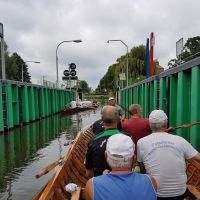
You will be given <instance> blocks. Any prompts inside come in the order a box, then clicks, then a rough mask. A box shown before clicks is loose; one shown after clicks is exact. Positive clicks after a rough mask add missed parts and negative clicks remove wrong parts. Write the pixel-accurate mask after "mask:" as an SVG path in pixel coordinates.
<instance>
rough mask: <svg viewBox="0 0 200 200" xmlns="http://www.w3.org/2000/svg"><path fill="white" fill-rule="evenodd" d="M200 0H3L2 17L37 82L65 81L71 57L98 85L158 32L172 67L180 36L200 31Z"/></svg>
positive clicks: (160, 49) (83, 76)
mask: <svg viewBox="0 0 200 200" xmlns="http://www.w3.org/2000/svg"><path fill="white" fill-rule="evenodd" d="M199 8H200V1H199V0H165V1H164V0H123V1H122V0H0V22H1V23H3V25H4V37H5V41H6V43H7V45H8V50H9V52H10V53H13V52H17V53H18V54H19V55H20V56H21V57H22V58H23V60H24V61H30V60H32V61H39V62H40V64H35V63H27V64H28V67H29V72H30V75H31V78H32V82H33V83H39V81H40V80H41V79H42V77H44V78H45V79H46V80H48V81H51V82H56V47H57V45H58V44H59V43H60V42H62V41H64V40H65V41H71V40H77V39H81V40H82V43H73V42H66V43H63V44H62V45H60V46H59V48H58V70H59V74H58V75H59V82H60V83H62V76H63V71H64V70H65V69H68V64H69V63H76V66H77V75H78V77H79V79H80V80H85V81H87V82H88V84H89V86H90V87H92V88H93V89H95V88H96V87H97V85H98V84H99V81H100V79H101V78H102V77H103V75H104V74H105V73H106V71H107V69H108V67H109V66H110V65H112V64H114V63H115V62H116V59H117V58H118V57H120V56H121V55H123V54H125V53H126V47H125V46H124V45H123V44H122V43H121V42H112V43H109V44H108V43H107V42H106V41H107V40H110V39H120V40H122V41H124V42H125V43H126V44H127V45H128V47H129V49H131V48H133V47H134V46H138V45H140V44H144V45H145V44H146V38H148V37H149V36H150V33H151V32H154V34H155V47H154V58H155V59H158V60H159V62H160V65H161V66H163V67H164V68H165V69H167V63H168V61H169V60H170V59H171V58H175V57H176V41H177V40H179V39H180V38H182V37H183V38H184V42H186V40H187V38H190V37H194V36H198V35H200V13H199Z"/></svg>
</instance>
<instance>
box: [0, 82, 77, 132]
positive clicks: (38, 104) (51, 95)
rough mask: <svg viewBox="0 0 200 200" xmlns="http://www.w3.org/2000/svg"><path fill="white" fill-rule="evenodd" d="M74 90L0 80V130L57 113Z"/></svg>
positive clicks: (70, 99)
mask: <svg viewBox="0 0 200 200" xmlns="http://www.w3.org/2000/svg"><path fill="white" fill-rule="evenodd" d="M72 100H75V92H74V91H69V90H61V89H55V88H49V87H43V86H39V85H32V84H28V83H21V82H17V81H9V80H1V81H0V132H2V131H4V130H5V129H10V128H13V127H15V126H19V125H22V124H25V123H28V122H31V121H35V120H38V119H40V118H44V117H47V116H49V115H52V114H55V113H58V112H59V110H60V109H63V108H64V107H65V105H67V104H69V103H70V102H71V101H72Z"/></svg>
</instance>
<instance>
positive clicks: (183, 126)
mask: <svg viewBox="0 0 200 200" xmlns="http://www.w3.org/2000/svg"><path fill="white" fill-rule="evenodd" d="M197 124H200V122H193V123H191V124H183V125H181V126H176V127H169V128H168V129H166V130H165V132H172V131H175V130H176V129H179V128H188V127H191V126H194V125H197Z"/></svg>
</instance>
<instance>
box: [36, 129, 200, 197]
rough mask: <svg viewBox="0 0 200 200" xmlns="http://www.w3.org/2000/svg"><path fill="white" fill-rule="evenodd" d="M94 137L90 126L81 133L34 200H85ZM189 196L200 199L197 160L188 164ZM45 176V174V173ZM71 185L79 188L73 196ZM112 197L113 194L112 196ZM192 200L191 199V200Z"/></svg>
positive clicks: (199, 165)
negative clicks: (89, 149) (89, 146)
mask: <svg viewBox="0 0 200 200" xmlns="http://www.w3.org/2000/svg"><path fill="white" fill-rule="evenodd" d="M93 136H94V134H93V132H92V127H91V126H88V127H86V128H85V129H83V130H82V131H80V132H79V133H78V135H77V137H76V139H75V140H74V141H73V142H74V143H73V144H72V146H71V148H70V149H69V151H68V153H67V154H66V156H65V157H64V161H63V164H62V165H60V166H58V169H57V171H56V173H54V174H53V176H52V177H51V178H50V180H49V181H48V182H47V183H46V185H45V186H43V188H42V189H41V190H40V191H39V192H38V193H36V194H35V196H34V197H33V200H52V199H54V200H60V199H73V200H75V199H77V200H78V199H85V189H84V188H85V184H86V182H87V180H88V179H89V178H88V177H87V176H86V173H85V171H86V169H85V165H84V161H85V156H86V152H87V144H88V141H89V140H90V139H91V138H92V137H93ZM186 172H187V178H188V180H187V188H188V190H189V192H188V193H187V196H192V195H194V196H195V197H196V198H197V199H199V198H200V163H199V162H197V161H195V160H190V161H188V162H187V169H186ZM44 174H45V173H44ZM69 183H75V184H77V185H78V186H79V188H77V190H76V191H75V192H72V195H71V194H70V193H68V192H67V191H66V190H65V186H66V185H67V184H69ZM111 195H112V194H111ZM189 199H190V198H189Z"/></svg>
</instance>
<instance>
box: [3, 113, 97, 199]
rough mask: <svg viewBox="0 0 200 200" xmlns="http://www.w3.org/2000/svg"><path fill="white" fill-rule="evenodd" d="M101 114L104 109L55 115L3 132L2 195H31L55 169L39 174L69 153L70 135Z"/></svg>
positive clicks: (27, 196) (9, 196)
mask: <svg viewBox="0 0 200 200" xmlns="http://www.w3.org/2000/svg"><path fill="white" fill-rule="evenodd" d="M99 117H100V110H95V111H86V112H82V113H78V114H76V115H72V116H67V117H62V118H60V117H59V115H55V116H53V117H49V118H46V119H43V120H41V121H37V122H34V123H32V124H30V125H27V126H24V127H22V128H17V129H14V130H12V131H10V132H9V134H6V135H0V198H1V199H22V198H23V199H31V197H32V196H33V194H34V193H35V192H36V191H37V190H38V189H39V188H40V187H41V186H42V185H44V183H45V182H46V181H47V180H48V179H49V177H50V176H51V174H52V173H53V172H51V173H49V174H48V175H45V176H44V177H41V178H40V179H35V177H34V176H35V174H36V173H37V172H38V171H40V170H41V169H42V168H43V167H45V166H47V165H48V164H50V163H51V162H54V161H55V160H58V159H59V158H60V157H61V156H63V155H65V154H66V152H67V150H68V148H69V146H68V147H64V145H63V144H64V142H65V141H66V139H73V138H75V137H76V134H77V132H78V131H79V130H80V129H81V128H83V127H84V126H86V125H88V124H91V123H92V122H94V121H95V120H97V119H99Z"/></svg>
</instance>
